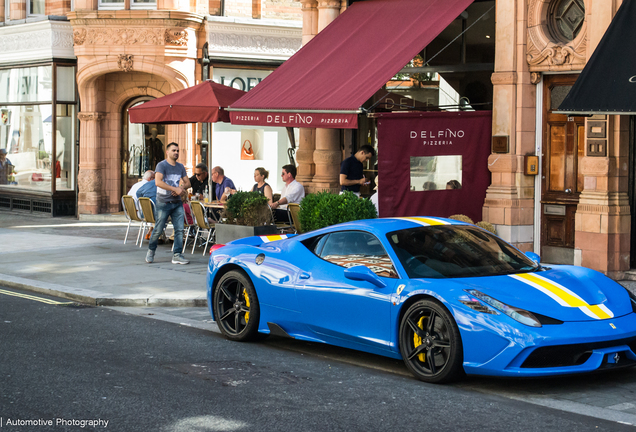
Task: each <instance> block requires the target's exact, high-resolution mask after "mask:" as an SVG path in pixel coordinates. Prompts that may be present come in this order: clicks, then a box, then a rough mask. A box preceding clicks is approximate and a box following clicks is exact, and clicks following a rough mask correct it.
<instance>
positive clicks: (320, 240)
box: [302, 229, 401, 279]
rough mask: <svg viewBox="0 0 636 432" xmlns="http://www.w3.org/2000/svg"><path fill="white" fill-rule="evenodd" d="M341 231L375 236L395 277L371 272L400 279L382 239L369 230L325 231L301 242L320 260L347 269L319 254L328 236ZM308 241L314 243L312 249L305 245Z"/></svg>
mask: <svg viewBox="0 0 636 432" xmlns="http://www.w3.org/2000/svg"><path fill="white" fill-rule="evenodd" d="M341 233H362V234H366V235H369V236H372V237H374V238H375V239H376V240H377V241H378V242H379V243H380V246H381V247H382V249H383V250H384V253H385V255H386V257H387V258H388V259H389V261H390V263H391V267H392V272H393V273H394V274H395V277H391V276H382V275H379V274H377V273H376V272H373V273H375V275H376V276H378V277H380V278H386V279H401V277H400V273H399V271H398V267H397V266H396V265H395V260H394V259H393V258H392V257H391V255H390V254H389V251H388V250H387V248H386V246H385V245H384V244H383V243H382V240H381V239H380V238H379V237H378V236H376V235H375V234H373V233H371V232H369V231H364V230H356V229H353V230H341V231H332V232H329V233H326V234H321V235H319V236H316V237H311V238H310V239H307V240H303V242H302V243H303V245H304V246H305V247H307V249H308V250H309V251H310V252H311V253H313V254H314V255H315V256H316V257H317V258H319V259H321V260H322V261H324V262H326V263H329V264H332V265H335V266H337V267H339V268H342V269H347V268H348V267H344V266H342V265H339V264H336V263H334V262H332V261H329V260H326V259H325V258H324V257H323V256H321V255H322V253H323V251H324V249H325V245H326V244H327V242H328V241H329V238H330V237H331V236H332V235H334V234H341ZM316 239H317V240H316ZM310 241H311V242H312V244H313V245H314V246H313V248H312V249H310V248H309V247H308V246H307V242H310ZM317 249H318V251H317ZM317 252H318V253H319V254H320V255H319V254H318V253H317ZM360 265H364V264H360ZM365 267H367V268H369V266H365ZM369 269H370V268H369ZM370 270H371V269H370ZM371 271H373V270H371ZM388 271H389V270H388V269H387V272H388Z"/></svg>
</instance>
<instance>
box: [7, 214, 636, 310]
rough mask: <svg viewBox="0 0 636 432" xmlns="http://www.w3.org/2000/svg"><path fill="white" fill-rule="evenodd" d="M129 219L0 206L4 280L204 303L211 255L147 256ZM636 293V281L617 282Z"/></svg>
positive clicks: (86, 299)
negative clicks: (176, 260)
mask: <svg viewBox="0 0 636 432" xmlns="http://www.w3.org/2000/svg"><path fill="white" fill-rule="evenodd" d="M124 221H125V218H123V217H122V216H119V217H118V216H111V215H106V216H104V215H98V216H96V217H92V218H91V217H83V218H82V219H81V220H77V219H75V218H49V217H43V216H33V215H30V214H21V213H15V212H3V211H0V241H1V242H2V243H1V244H2V245H3V247H2V248H0V260H1V261H0V262H2V265H1V266H0V285H4V286H6V287H10V288H17V289H24V290H29V291H35V292H39V293H43V294H50V295H55V296H59V297H63V298H68V299H71V300H76V301H79V302H82V303H87V304H92V305H97V306H133V307H143V306H154V307H156V306H173V307H177V306H185V307H193V306H206V305H207V301H206V295H207V292H206V272H207V263H208V255H207V254H206V255H205V256H202V255H201V254H202V252H203V251H202V249H201V248H197V249H196V250H195V253H194V255H192V254H190V251H191V250H192V249H191V248H192V246H190V248H189V249H188V250H186V251H185V253H184V256H185V257H186V258H187V259H188V260H190V264H188V265H177V264H172V263H171V259H172V252H171V250H170V248H171V247H172V245H171V244H165V245H159V247H158V248H157V253H156V256H155V262H154V263H152V264H147V263H146V262H145V258H146V251H147V249H148V241H145V242H144V246H143V247H142V248H139V246H135V239H136V237H137V230H138V228H136V227H132V228H131V229H130V234H129V235H128V242H127V243H126V244H124V235H125V233H126V225H127V223H126V222H124ZM619 282H620V283H621V284H622V285H624V286H626V287H627V288H628V289H630V290H631V291H632V292H635V293H636V281H629V280H625V281H619Z"/></svg>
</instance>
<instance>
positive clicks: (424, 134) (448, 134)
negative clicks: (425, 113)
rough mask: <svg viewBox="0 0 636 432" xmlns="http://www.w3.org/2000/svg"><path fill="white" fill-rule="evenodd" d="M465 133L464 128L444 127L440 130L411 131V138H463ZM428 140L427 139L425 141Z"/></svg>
mask: <svg viewBox="0 0 636 432" xmlns="http://www.w3.org/2000/svg"><path fill="white" fill-rule="evenodd" d="M464 135H465V133H464V131H463V130H451V129H448V128H447V129H443V130H438V131H425V130H423V131H419V132H418V131H411V133H410V137H411V139H416V138H422V139H434V138H463V137H464ZM425 142H426V141H425Z"/></svg>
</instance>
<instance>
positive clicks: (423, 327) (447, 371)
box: [400, 300, 464, 383]
mask: <svg viewBox="0 0 636 432" xmlns="http://www.w3.org/2000/svg"><path fill="white" fill-rule="evenodd" d="M400 352H401V354H402V358H403V359H404V363H405V364H406V367H407V368H408V369H409V370H410V371H411V372H412V373H413V375H415V377H416V378H417V379H419V380H422V381H425V382H429V383H443V382H449V381H453V380H455V379H457V378H459V377H461V376H462V375H463V374H464V369H463V368H462V362H463V357H464V355H463V349H462V341H461V337H460V335H459V329H458V328H457V324H455V320H454V319H453V317H452V316H451V314H450V313H449V312H448V310H447V309H446V308H445V307H444V306H443V305H442V304H441V303H439V302H437V301H435V300H420V301H418V302H416V303H414V304H413V305H411V307H409V308H408V310H407V311H406V314H404V317H403V318H402V322H401V323H400Z"/></svg>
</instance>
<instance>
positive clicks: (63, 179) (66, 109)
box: [54, 104, 76, 190]
mask: <svg viewBox="0 0 636 432" xmlns="http://www.w3.org/2000/svg"><path fill="white" fill-rule="evenodd" d="M75 108H76V106H75V105H66V104H57V105H56V107H55V111H56V116H55V120H56V121H55V124H56V127H55V129H56V131H55V155H56V158H55V159H56V162H55V167H54V168H55V179H56V180H55V189H56V190H73V189H75V183H74V179H75V176H74V175H73V173H74V169H75V145H74V143H75V128H74V127H73V123H74V121H75V118H76V113H75Z"/></svg>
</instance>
